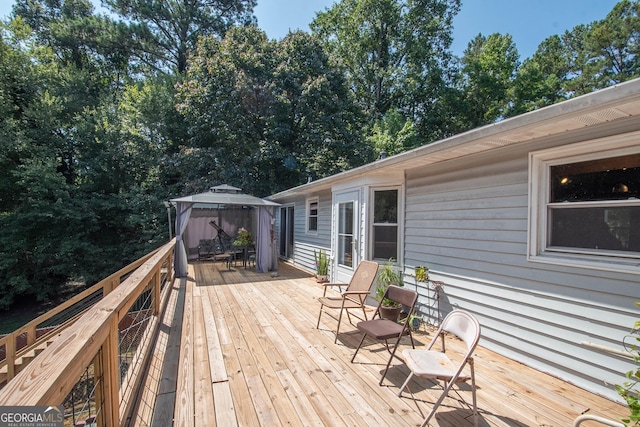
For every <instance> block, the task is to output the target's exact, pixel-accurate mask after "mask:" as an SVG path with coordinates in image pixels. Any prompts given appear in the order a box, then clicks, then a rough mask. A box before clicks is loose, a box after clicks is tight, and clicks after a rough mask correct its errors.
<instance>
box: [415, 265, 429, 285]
mask: <svg viewBox="0 0 640 427" xmlns="http://www.w3.org/2000/svg"><path fill="white" fill-rule="evenodd" d="M415 274H416V282H426V281H427V280H429V267H425V266H424V265H419V266H417V267H416V268H415Z"/></svg>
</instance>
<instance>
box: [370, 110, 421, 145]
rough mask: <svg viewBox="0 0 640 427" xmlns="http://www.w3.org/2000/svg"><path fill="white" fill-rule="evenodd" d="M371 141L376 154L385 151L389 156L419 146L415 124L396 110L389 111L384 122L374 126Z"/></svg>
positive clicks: (378, 122) (377, 122)
mask: <svg viewBox="0 0 640 427" xmlns="http://www.w3.org/2000/svg"><path fill="white" fill-rule="evenodd" d="M369 141H370V143H371V145H373V147H374V150H375V151H376V153H381V152H383V151H384V152H385V153H386V154H387V155H389V156H392V155H394V154H399V153H402V152H403V151H406V150H408V149H411V148H414V147H417V146H418V145H419V138H418V137H417V135H416V132H415V127H414V125H413V123H412V122H411V121H410V120H406V119H405V118H404V117H402V114H400V112H398V110H395V109H394V110H389V111H388V112H387V114H385V116H384V118H383V119H382V120H377V121H376V122H375V123H374V124H373V130H372V132H371V136H369Z"/></svg>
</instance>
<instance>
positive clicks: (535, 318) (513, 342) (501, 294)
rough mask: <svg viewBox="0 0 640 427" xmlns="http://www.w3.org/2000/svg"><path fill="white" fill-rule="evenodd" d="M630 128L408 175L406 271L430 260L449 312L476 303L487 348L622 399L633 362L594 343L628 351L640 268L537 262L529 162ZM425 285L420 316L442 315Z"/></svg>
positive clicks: (482, 156)
mask: <svg viewBox="0 0 640 427" xmlns="http://www.w3.org/2000/svg"><path fill="white" fill-rule="evenodd" d="M627 126H628V124H627ZM635 126H637V125H635V124H634V125H632V126H628V128H627V129H626V130H631V129H632V128H634V127H635ZM624 130H625V129H624V127H622V128H621V127H620V126H617V127H615V128H614V127H612V126H608V127H603V128H601V129H599V130H598V131H596V132H594V131H593V130H591V131H590V132H589V133H588V134H587V133H585V132H578V133H575V134H574V135H573V136H569V137H567V136H563V137H562V138H555V139H553V138H548V139H542V140H539V141H537V142H535V143H527V144H519V145H516V146H512V147H508V148H504V149H497V150H494V151H492V152H488V153H484V154H479V155H475V156H469V157H463V158H460V159H457V160H451V161H448V162H444V163H441V164H437V165H433V166H432V167H430V168H421V169H420V170H413V171H411V170H410V171H407V173H406V206H405V211H406V216H405V227H404V234H405V246H404V268H405V273H407V274H409V273H411V272H412V270H413V267H414V266H417V265H427V266H428V267H429V268H430V278H431V279H432V280H441V281H443V282H444V283H445V285H444V288H443V290H442V292H441V296H440V301H439V302H440V308H441V315H442V316H444V315H446V313H448V312H449V311H451V310H452V309H454V308H462V309H466V310H469V311H470V312H472V313H474V314H476V315H477V316H478V318H479V320H480V323H481V325H482V339H481V342H480V344H481V345H482V346H484V347H486V348H490V349H492V350H495V351H496V352H498V353H500V354H503V355H505V356H507V357H509V358H512V359H514V360H518V361H521V362H523V363H525V364H527V365H529V366H532V367H534V368H536V369H539V370H542V371H545V372H549V373H550V374H552V375H556V376H558V377H560V378H562V379H564V380H566V381H569V382H572V383H574V384H577V385H578V386H581V387H583V388H585V389H587V390H590V391H592V392H594V393H597V394H601V395H605V396H607V397H610V398H611V399H614V400H619V396H618V395H617V393H616V391H615V388H614V385H615V384H621V383H622V382H624V381H625V378H624V375H623V373H624V372H627V371H629V370H630V369H631V367H632V364H631V362H630V360H629V359H626V358H624V357H621V356H619V355H615V354H611V353H608V352H603V351H601V350H597V349H596V348H595V346H594V345H593V344H595V345H597V346H604V347H609V348H620V343H621V342H622V341H623V339H624V337H625V335H627V334H628V333H629V331H630V329H631V327H632V325H633V323H634V321H635V320H636V319H637V309H636V308H635V307H634V305H633V303H634V301H636V300H638V295H640V292H639V288H638V285H639V283H638V275H637V274H629V273H617V272H615V271H603V270H597V269H583V268H578V267H575V266H563V265H552V264H544V263H536V262H531V261H529V260H528V258H527V236H528V226H529V222H528V214H529V208H530V206H529V188H530V185H531V183H530V182H529V174H528V168H529V153H530V152H532V151H535V150H541V149H546V148H550V147H554V146H560V145H564V144H568V143H573V142H579V141H584V140H588V139H591V138H596V137H601V136H606V135H609V134H614V133H616V132H620V131H624ZM419 285H420V293H421V296H420V301H419V304H420V309H421V313H422V314H423V316H424V317H425V319H426V320H428V321H433V322H435V321H437V320H436V319H435V317H437V311H436V310H435V306H436V302H435V299H434V292H433V290H432V289H429V288H427V287H426V286H424V285H423V284H419ZM481 369H482V367H478V370H481Z"/></svg>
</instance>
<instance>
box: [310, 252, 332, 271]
mask: <svg viewBox="0 0 640 427" xmlns="http://www.w3.org/2000/svg"><path fill="white" fill-rule="evenodd" d="M313 259H314V261H315V264H316V273H317V274H318V276H326V275H328V274H329V257H328V256H327V253H326V252H325V251H324V250H323V249H320V251H319V252H316V251H315V250H314V251H313Z"/></svg>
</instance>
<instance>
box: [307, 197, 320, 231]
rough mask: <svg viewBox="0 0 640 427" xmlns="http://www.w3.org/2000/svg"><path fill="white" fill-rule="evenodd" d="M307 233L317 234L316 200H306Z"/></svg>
mask: <svg viewBox="0 0 640 427" xmlns="http://www.w3.org/2000/svg"><path fill="white" fill-rule="evenodd" d="M307 232H308V233H317V232H318V199H317V198H315V199H309V200H307Z"/></svg>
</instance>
